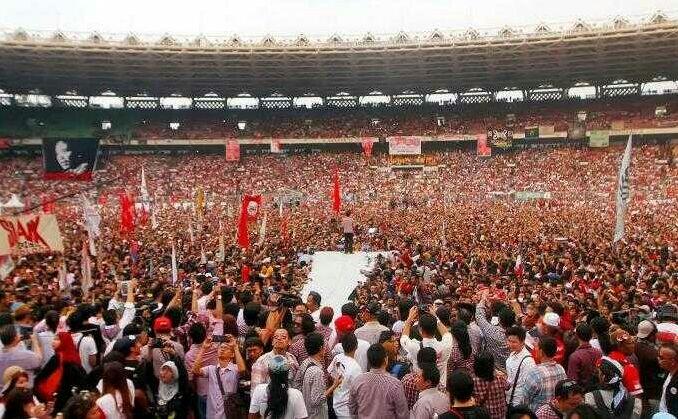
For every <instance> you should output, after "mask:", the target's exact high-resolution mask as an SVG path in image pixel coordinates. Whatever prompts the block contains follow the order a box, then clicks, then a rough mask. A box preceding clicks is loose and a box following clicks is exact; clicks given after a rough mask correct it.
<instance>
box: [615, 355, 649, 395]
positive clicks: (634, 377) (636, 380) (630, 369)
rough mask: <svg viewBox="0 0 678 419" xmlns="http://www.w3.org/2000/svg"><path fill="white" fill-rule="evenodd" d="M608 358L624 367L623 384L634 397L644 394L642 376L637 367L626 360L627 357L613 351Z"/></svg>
mask: <svg viewBox="0 0 678 419" xmlns="http://www.w3.org/2000/svg"><path fill="white" fill-rule="evenodd" d="M608 356H609V357H610V358H612V359H614V360H615V361H617V362H619V363H620V364H621V365H622V367H624V374H623V376H622V382H623V383H624V387H626V389H627V390H628V391H629V393H630V394H631V395H632V396H637V395H639V394H642V393H643V387H642V386H641V385H640V374H639V373H638V369H637V368H636V366H635V365H633V364H632V363H630V362H629V360H628V359H626V355H624V354H623V353H621V352H619V351H612V352H610V353H609V354H608Z"/></svg>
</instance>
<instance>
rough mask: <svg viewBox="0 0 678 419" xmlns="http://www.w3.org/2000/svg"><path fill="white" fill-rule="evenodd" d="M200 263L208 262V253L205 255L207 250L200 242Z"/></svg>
mask: <svg viewBox="0 0 678 419" xmlns="http://www.w3.org/2000/svg"><path fill="white" fill-rule="evenodd" d="M200 263H202V264H206V263H207V255H205V250H204V249H203V248H202V243H201V244H200Z"/></svg>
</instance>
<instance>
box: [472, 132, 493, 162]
mask: <svg viewBox="0 0 678 419" xmlns="http://www.w3.org/2000/svg"><path fill="white" fill-rule="evenodd" d="M477 137H478V143H477V145H476V152H477V154H478V155H479V156H481V157H490V156H491V155H492V147H490V146H489V145H488V144H487V135H485V134H478V136H477Z"/></svg>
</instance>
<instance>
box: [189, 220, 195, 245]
mask: <svg viewBox="0 0 678 419" xmlns="http://www.w3.org/2000/svg"><path fill="white" fill-rule="evenodd" d="M188 236H189V238H190V239H191V244H193V240H194V239H195V237H194V236H193V222H192V221H189V222H188Z"/></svg>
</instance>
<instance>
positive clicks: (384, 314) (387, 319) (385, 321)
mask: <svg viewBox="0 0 678 419" xmlns="http://www.w3.org/2000/svg"><path fill="white" fill-rule="evenodd" d="M377 321H378V322H379V324H380V325H382V326H386V327H388V325H389V324H390V323H391V315H390V314H388V311H385V310H379V312H378V313H377Z"/></svg>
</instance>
